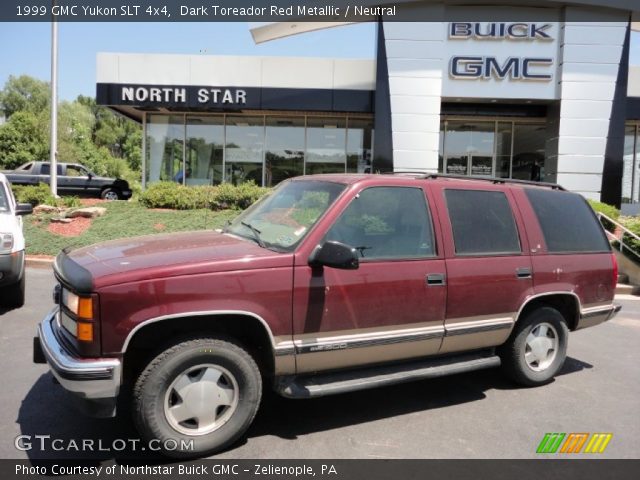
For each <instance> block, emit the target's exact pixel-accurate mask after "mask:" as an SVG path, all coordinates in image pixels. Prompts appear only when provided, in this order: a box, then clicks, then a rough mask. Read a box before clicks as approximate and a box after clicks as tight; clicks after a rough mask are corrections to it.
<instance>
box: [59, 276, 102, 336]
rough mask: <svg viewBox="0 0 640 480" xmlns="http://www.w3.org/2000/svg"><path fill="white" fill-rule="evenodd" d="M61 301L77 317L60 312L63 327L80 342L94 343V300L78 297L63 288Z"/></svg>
mask: <svg viewBox="0 0 640 480" xmlns="http://www.w3.org/2000/svg"><path fill="white" fill-rule="evenodd" d="M54 298H55V293H54ZM61 300H62V302H61V303H62V305H64V306H65V307H66V309H67V310H69V311H70V312H71V313H72V314H73V316H74V317H75V318H71V317H70V316H69V315H68V314H67V313H66V312H64V311H62V312H60V323H61V324H62V326H64V328H65V329H66V330H67V331H68V332H69V333H71V334H72V335H73V336H75V337H76V338H77V339H78V340H82V341H85V342H91V341H93V323H94V322H93V298H92V297H90V296H89V297H83V296H80V295H76V294H75V293H73V292H70V291H69V290H67V289H66V288H63V289H62V299H61Z"/></svg>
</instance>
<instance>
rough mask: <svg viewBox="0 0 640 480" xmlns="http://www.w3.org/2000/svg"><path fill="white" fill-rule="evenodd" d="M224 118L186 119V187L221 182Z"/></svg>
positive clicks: (201, 117) (202, 117)
mask: <svg viewBox="0 0 640 480" xmlns="http://www.w3.org/2000/svg"><path fill="white" fill-rule="evenodd" d="M223 146H224V117H209V116H189V117H187V162H186V163H187V165H186V184H187V185H217V184H219V183H221V182H222V156H223V152H224V148H223Z"/></svg>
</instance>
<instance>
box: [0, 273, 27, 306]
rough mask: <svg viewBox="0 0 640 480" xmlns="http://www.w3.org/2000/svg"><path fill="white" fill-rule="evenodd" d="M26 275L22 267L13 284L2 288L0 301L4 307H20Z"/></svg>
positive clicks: (22, 301) (22, 300) (23, 297)
mask: <svg viewBox="0 0 640 480" xmlns="http://www.w3.org/2000/svg"><path fill="white" fill-rule="evenodd" d="M26 277H27V276H26V275H25V272H24V268H23V269H22V277H21V278H20V280H18V281H17V282H16V283H14V284H13V285H8V286H6V287H4V288H3V290H4V292H3V293H2V299H1V300H0V303H2V306H3V307H5V308H11V309H13V308H20V307H22V306H23V305H24V299H25V290H26Z"/></svg>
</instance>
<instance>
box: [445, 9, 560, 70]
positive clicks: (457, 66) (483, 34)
mask: <svg viewBox="0 0 640 480" xmlns="http://www.w3.org/2000/svg"><path fill="white" fill-rule="evenodd" d="M550 28H551V24H549V23H546V24H538V23H522V22H517V23H471V22H452V23H450V24H449V39H450V40H469V39H473V40H494V41H496V40H497V41H500V40H510V41H529V42H535V41H543V42H548V41H553V37H552V36H551V35H550V34H549V31H548V30H549V29H550ZM484 48H486V44H485V45H484ZM552 67H553V58H549V57H515V56H510V57H508V58H506V59H498V58H496V57H494V56H486V55H454V56H453V57H451V60H450V61H449V75H450V76H451V77H452V78H455V79H467V80H478V79H484V80H489V79H491V78H495V79H497V80H504V79H510V80H529V81H531V80H533V81H550V80H551V79H552V78H553V75H552V74H551V73H550V69H551V68H552Z"/></svg>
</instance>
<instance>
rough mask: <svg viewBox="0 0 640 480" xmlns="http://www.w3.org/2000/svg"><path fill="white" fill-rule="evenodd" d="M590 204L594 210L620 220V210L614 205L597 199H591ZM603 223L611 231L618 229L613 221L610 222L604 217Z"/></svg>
mask: <svg viewBox="0 0 640 480" xmlns="http://www.w3.org/2000/svg"><path fill="white" fill-rule="evenodd" d="M589 205H591V208H593V210H594V211H596V212H600V213H603V214H605V215H606V216H607V217H609V218H610V219H611V220H615V221H618V218H619V217H620V210H618V209H617V208H616V207H614V206H612V205H608V204H606V203H602V202H596V201H595V200H589ZM602 225H603V226H604V228H606V229H607V230H608V231H609V232H611V233H613V232H614V231H615V229H616V226H615V225H614V224H613V223H611V222H608V221H607V220H605V219H604V218H603V219H602Z"/></svg>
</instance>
